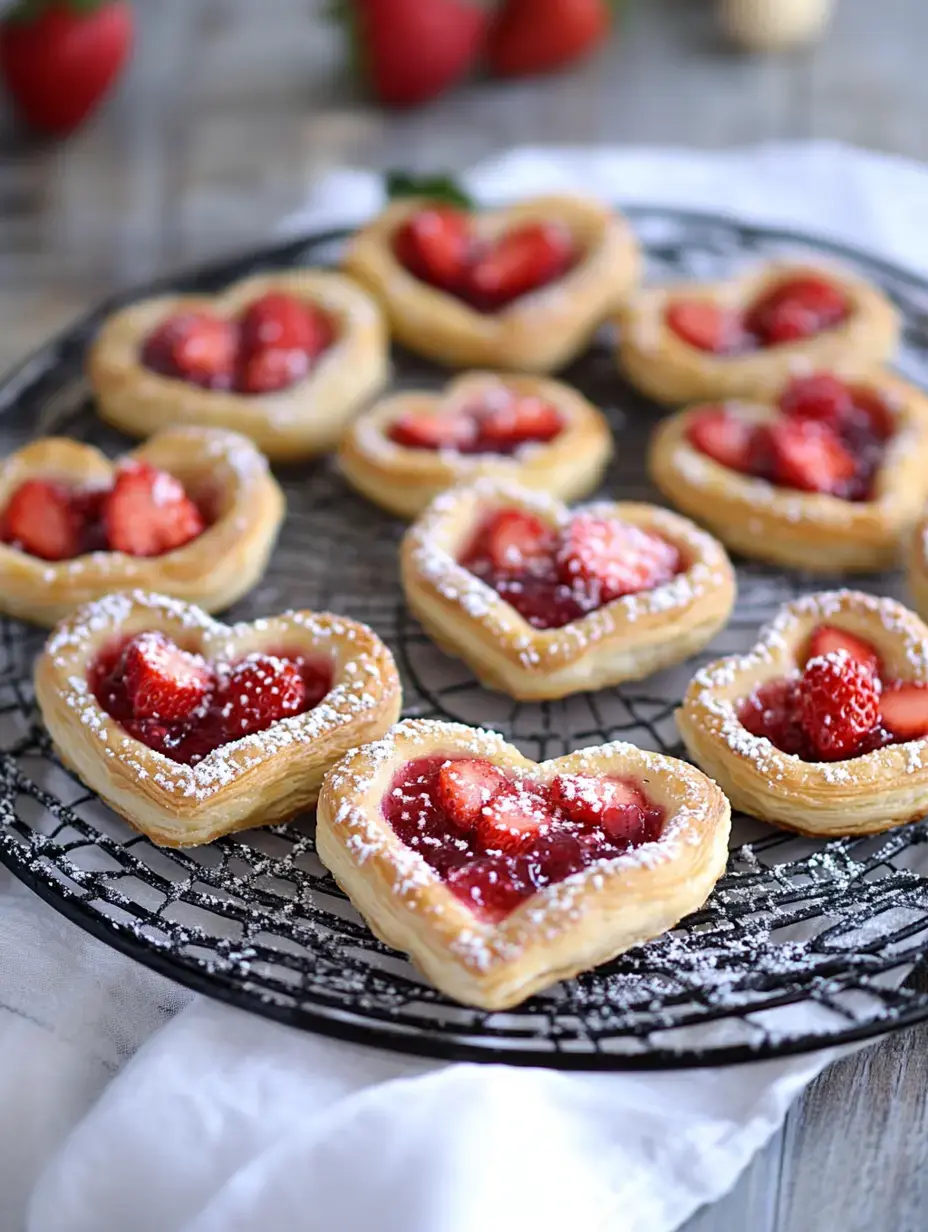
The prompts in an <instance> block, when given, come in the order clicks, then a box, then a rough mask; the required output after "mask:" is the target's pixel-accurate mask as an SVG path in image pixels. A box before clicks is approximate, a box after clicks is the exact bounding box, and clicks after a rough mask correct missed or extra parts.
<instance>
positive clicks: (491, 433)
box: [387, 396, 564, 455]
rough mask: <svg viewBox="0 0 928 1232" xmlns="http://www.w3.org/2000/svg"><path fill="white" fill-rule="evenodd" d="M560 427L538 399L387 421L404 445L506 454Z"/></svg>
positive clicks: (541, 440) (548, 437) (509, 399)
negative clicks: (392, 421)
mask: <svg viewBox="0 0 928 1232" xmlns="http://www.w3.org/2000/svg"><path fill="white" fill-rule="evenodd" d="M563 427H564V422H563V420H562V419H561V416H560V414H559V413H558V411H557V410H556V409H555V408H554V407H553V406H551V405H550V404H549V403H547V402H543V401H542V400H541V399H540V398H532V397H524V398H516V397H512V396H506V397H500V398H498V399H493V400H492V401H490V402H489V403H488V404H486V405H483V404H477V405H475V406H472V407H464V408H462V409H461V410H459V411H456V412H455V413H453V414H441V413H435V414H430V415H414V414H412V413H407V414H405V415H401V416H400V417H399V419H397V420H396V421H395V422H394V423H393V424H391V426H390V429H389V432H388V434H387V435H388V436H389V438H390V440H391V441H394V442H395V443H396V444H397V445H403V446H404V447H405V448H406V449H429V450H440V449H450V450H453V451H454V452H456V453H461V454H479V453H493V454H503V455H508V454H513V453H515V451H516V450H517V449H519V448H521V447H522V446H523V445H543V444H547V443H548V442H549V441H551V440H553V439H554V438H555V437H556V436H558V435H559V434H560V432H561V431H562V430H563Z"/></svg>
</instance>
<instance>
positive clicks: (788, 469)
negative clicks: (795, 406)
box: [770, 419, 857, 496]
mask: <svg viewBox="0 0 928 1232" xmlns="http://www.w3.org/2000/svg"><path fill="white" fill-rule="evenodd" d="M770 445H771V448H772V451H773V476H774V482H775V483H777V484H780V485H781V486H782V487H786V488H798V489H799V490H800V491H802V492H826V493H830V494H831V495H834V496H840V495H843V494H844V493H846V492H847V491H848V489H849V487H850V484H851V481H852V480H853V479H854V477H855V475H856V472H857V463H856V461H855V459H854V456H853V454H851V453H850V452H849V450H848V449H847V448H846V447H845V445H844V444H843V443H842V441H841V439H840V437H838V436H837V435H836V433H834V432H833V431H832V430H831V429H830V428H828V427H826V426H825V424H821V423H817V422H816V421H815V420H813V419H785V420H783V421H782V422H781V423H777V424H774V425H773V427H772V428H771V429H770Z"/></svg>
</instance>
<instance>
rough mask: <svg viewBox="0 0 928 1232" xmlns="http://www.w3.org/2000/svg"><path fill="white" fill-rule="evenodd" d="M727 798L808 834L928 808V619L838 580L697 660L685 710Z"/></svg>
mask: <svg viewBox="0 0 928 1232" xmlns="http://www.w3.org/2000/svg"><path fill="white" fill-rule="evenodd" d="M676 718H677V725H678V727H679V728H680V734H681V735H682V736H683V740H684V742H685V744H686V747H687V749H688V750H689V752H690V754H691V755H692V757H693V759H694V760H695V761H696V762H697V764H698V765H700V766H702V768H703V770H705V771H706V773H707V774H710V775H711V776H712V777H713V778H714V779H715V780H716V782H717V783H718V784H719V786H720V787H721V788H722V790H723V791H724V792H725V793H726V794H727V795H728V797H729V798H730V800H731V802H732V806H733V807H734V808H737V809H742V810H743V811H744V812H746V813H751V814H752V815H753V816H755V817H760V818H762V819H763V820H765V821H771V822H774V823H775V824H776V825H779V826H785V827H786V828H787V829H790V830H798V831H800V833H802V834H813V835H840V834H871V833H878V832H880V831H882V830H888V829H890V828H891V827H892V826H897V825H902V824H904V823H905V822H909V821H914V820H916V819H917V818H920V817H923V816H924V814H925V812H926V811H928V627H926V626H925V625H924V624H923V623H922V622H921V620H919V618H918V617H917V616H916V615H914V613H912V612H910V611H908V610H907V609H906V608H904V607H903V606H902V605H901V604H899V603H896V602H894V601H893V600H892V599H878V598H875V597H874V596H872V595H865V594H861V593H859V592H857V591H850V590H838V591H830V592H826V593H823V594H815V595H805V596H803V597H802V598H801V599H797V600H796V601H795V602H793V603H788V604H786V606H785V607H783V608H782V609H781V610H780V612H779V614H778V615H777V617H776V618H775V619H774V620H773V621H772V622H771V624H770V625H768V626H767V628H766V629H764V630H763V631H762V632H761V635H760V640H759V641H758V643H757V645H756V646H755V647H754V649H753V650H752V651H751V652H750V654H747V655H741V656H733V657H731V658H727V659H720V660H719V661H718V662H717V663H712V664H710V665H709V666H708V667H705V668H703V669H702V670H701V671H699V672H697V673H696V675H695V676H694V678H693V681H692V683H691V684H690V687H689V689H688V691H687V694H686V697H685V698H684V701H683V705H682V706H681V707H680V709H679V710H678V711H677V714H676Z"/></svg>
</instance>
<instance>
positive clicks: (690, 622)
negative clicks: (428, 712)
mask: <svg viewBox="0 0 928 1232" xmlns="http://www.w3.org/2000/svg"><path fill="white" fill-rule="evenodd" d="M500 506H505V507H512V508H517V509H525V510H528V511H530V512H531V513H534V514H535V515H536V516H538V517H540V518H541V519H543V520H544V521H546V522H549V523H550V524H551V525H552V526H556V527H559V526H563V525H565V524H566V523H567V522H568V521H569V520H570V517H571V516H572V515H571V512H570V511H569V510H568V509H566V508H565V507H564V506H563V505H562V504H560V503H559V502H558V501H555V500H553V499H552V498H550V497H547V496H545V495H542V494H540V493H532V492H528V491H526V490H525V489H524V488H516V487H511V486H509V485H506V484H499V483H493V482H490V481H487V480H480V481H478V482H477V483H475V484H473V485H471V486H470V487H462V488H454V489H452V490H451V491H450V492H446V493H444V495H442V496H439V497H438V498H437V499H436V500H435V501H433V503H432V504H431V506H430V507H429V508H428V509H427V510H426V512H425V513H424V514H423V515H422V517H421V518H420V519H419V520H418V521H417V522H415V523H414V524H413V526H412V527H411V528H410V529H409V530H408V531H407V533H406V536H405V538H404V540H403V545H402V549H401V552H400V560H401V571H402V582H403V589H404V591H405V594H406V600H407V603H408V604H409V607H410V610H411V611H412V612H413V614H414V615H415V616H416V617H417V618H418V619H419V621H420V622H421V623H422V626H423V628H424V629H425V631H426V632H427V633H428V635H429V636H430V637H431V638H432V640H433V641H434V642H435V643H436V644H437V645H438V646H440V647H441V648H442V649H443V650H445V651H447V652H448V653H449V654H453V655H455V656H456V657H457V658H459V659H463V660H464V661H465V662H466V663H467V664H468V666H469V667H470V668H471V670H472V671H473V672H474V673H475V674H476V675H477V677H478V678H479V679H480V680H481V681H482V682H483V683H484V684H486V685H488V686H489V687H491V688H495V689H500V690H502V692H504V693H508V694H509V696H510V697H515V698H520V699H523V700H528V699H540V698H558V697H566V696H568V695H569V694H572V693H579V692H583V691H586V690H589V689H601V688H605V687H606V686H607V685H613V684H618V683H619V682H620V681H623V680H641V679H642V678H643V677H645V676H649V675H651V673H652V672H656V671H657V670H658V669H659V668H662V667H666V666H667V665H668V664H671V663H679V662H681V661H682V660H683V659H685V658H687V656H689V655H691V654H693V653H695V652H696V651H697V650H699V649H701V648H702V647H703V646H705V645H706V643H707V642H709V641H711V639H712V638H713V637H714V636H715V634H716V633H717V632H718V630H719V629H721V628H722V627H723V626H724V624H725V622H726V621H727V620H728V617H729V614H730V613H731V609H732V606H733V604H734V601H735V578H734V573H733V570H732V567H731V563H730V562H729V560H728V557H727V556H726V555H725V550H724V549H723V548H722V546H721V544H719V543H717V542H716V541H715V540H714V539H712V538H711V537H710V536H709V535H707V534H705V533H704V532H703V531H700V530H699V529H697V527H695V526H694V525H693V524H692V522H689V521H687V520H686V519H685V518H681V517H679V516H678V515H677V514H674V513H670V512H668V511H667V510H665V509H658V508H657V507H656V506H654V505H646V504H638V503H634V502H618V503H615V504H614V503H611V502H606V501H601V502H597V503H595V504H590V505H586V506H583V509H584V510H588V511H589V512H591V513H593V514H596V515H599V516H601V517H613V518H619V519H621V520H622V521H625V522H629V523H631V524H632V525H635V526H640V527H641V528H642V529H644V530H652V531H654V532H656V533H657V534H659V535H662V536H664V538H666V539H668V540H669V541H670V542H671V543H673V544H675V545H676V546H677V547H678V548H679V549H680V551H681V553H682V554H683V557H684V559H685V560H686V561H687V562H688V567H687V568H686V570H685V571H684V572H683V573H681V574H679V576H677V577H675V578H674V579H673V580H672V581H670V582H668V583H666V584H665V585H663V586H658V587H655V589H654V590H651V591H644V592H642V593H641V594H636V595H626V596H624V597H623V598H621V599H615V600H613V601H612V602H611V603H607V604H605V605H604V606H603V607H601V608H599V609H598V610H597V611H595V612H590V613H589V614H588V615H586V616H584V617H582V618H581V619H580V620H576V621H574V622H572V623H571V624H569V625H565V626H564V627H563V628H561V629H534V628H532V626H531V625H530V624H529V623H528V622H527V621H526V620H525V619H523V617H522V616H520V615H519V613H518V612H517V611H516V610H515V609H514V608H513V607H511V606H510V605H509V604H508V603H507V602H506V601H505V599H503V598H501V597H500V596H499V595H498V594H497V593H496V591H495V590H493V589H492V588H491V587H490V586H487V585H486V584H485V583H484V582H481V581H480V580H479V579H478V578H476V577H475V576H474V575H473V574H472V573H471V572H470V571H469V570H468V569H465V568H464V567H463V566H462V565H459V564H458V563H457V558H458V556H459V555H460V553H461V551H462V550H463V549H464V548H465V546H466V545H467V543H468V542H469V540H470V538H471V536H472V535H473V533H474V531H475V529H476V527H477V525H478V523H479V522H480V521H481V519H483V518H484V517H486V516H487V514H489V513H490V512H492V510H493V509H494V508H497V507H500ZM574 512H577V511H576V510H575V511H574Z"/></svg>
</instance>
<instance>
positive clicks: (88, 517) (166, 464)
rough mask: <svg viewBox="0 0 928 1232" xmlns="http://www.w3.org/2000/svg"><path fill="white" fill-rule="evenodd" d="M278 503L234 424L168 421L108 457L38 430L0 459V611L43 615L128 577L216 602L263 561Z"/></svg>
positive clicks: (279, 513) (225, 600)
mask: <svg viewBox="0 0 928 1232" xmlns="http://www.w3.org/2000/svg"><path fill="white" fill-rule="evenodd" d="M284 508H285V506H284V497H283V493H282V492H281V490H280V488H279V487H278V485H277V483H276V482H275V481H274V478H273V476H272V475H271V473H270V471H269V470H268V466H267V461H266V459H265V458H264V456H263V454H261V453H259V451H258V450H257V449H256V448H255V447H254V445H253V444H252V443H251V441H249V440H247V439H246V438H245V437H243V436H239V435H238V433H235V432H224V431H222V430H221V429H218V428H212V429H211V428H176V429H173V430H172V431H168V432H162V433H159V435H158V436H155V437H152V439H151V440H149V441H147V442H146V444H144V445H143V446H141V447H140V448H139V449H136V450H135V451H134V452H133V453H130V454H128V455H126V457H124V458H122V459H120V460H119V461H117V462H113V461H111V460H110V459H109V458H107V457H106V456H105V455H104V454H102V453H101V452H100V451H99V450H98V449H94V448H93V447H92V446H90V445H84V444H81V443H80V442H79V441H72V440H69V439H68V438H66V437H44V438H42V439H41V440H37V441H33V442H32V444H30V445H26V446H25V447H24V448H23V449H20V450H19V451H18V452H16V453H14V454H11V455H10V456H9V457H8V458H6V459H4V460H3V462H2V463H0V611H4V612H7V613H9V614H10V615H13V616H18V617H20V618H21V619H23V620H31V621H34V622H35V623H36V624H43V625H51V624H54V623H55V621H56V620H60V619H61V618H62V617H63V616H65V615H66V614H67V613H68V612H71V611H73V610H74V608H75V607H76V606H77V605H78V604H81V603H86V602H88V601H89V600H92V599H98V598H100V597H102V596H103V595H106V594H110V593H111V592H112V591H114V590H120V589H125V588H127V587H142V588H144V589H151V590H159V591H163V592H165V593H167V594H170V595H173V596H175V597H176V598H180V599H187V600H190V601H191V602H196V603H198V604H200V605H201V606H202V607H204V608H206V609H207V610H209V611H218V610H219V609H221V608H225V607H228V606H230V604H232V603H234V602H235V601H236V599H239V598H240V597H241V596H242V595H244V594H245V593H246V592H247V591H249V590H250V589H251V588H252V586H254V585H255V583H256V582H257V581H258V579H259V578H260V577H261V576H262V574H263V573H264V570H265V568H266V567H267V561H268V557H269V555H270V553H271V549H272V548H273V546H274V542H275V540H276V538H277V531H278V528H279V527H280V523H281V521H282V519H283V516H284Z"/></svg>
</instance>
